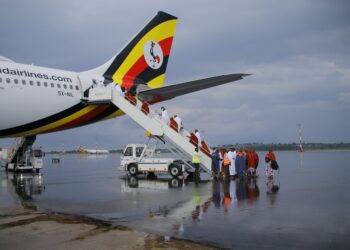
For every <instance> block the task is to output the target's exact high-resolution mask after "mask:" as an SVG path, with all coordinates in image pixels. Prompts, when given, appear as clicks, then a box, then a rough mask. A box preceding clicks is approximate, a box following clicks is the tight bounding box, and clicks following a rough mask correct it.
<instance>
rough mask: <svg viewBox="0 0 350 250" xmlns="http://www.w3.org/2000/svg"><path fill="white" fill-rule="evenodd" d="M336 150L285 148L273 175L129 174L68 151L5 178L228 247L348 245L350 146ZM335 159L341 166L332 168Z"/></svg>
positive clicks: (83, 208) (100, 214)
mask: <svg viewBox="0 0 350 250" xmlns="http://www.w3.org/2000/svg"><path fill="white" fill-rule="evenodd" d="M333 156H334V157H335V158H333V161H330V160H329V159H328V158H327V154H326V153H323V152H308V153H304V155H303V156H302V157H301V156H300V154H298V153H295V152H279V153H278V157H279V163H280V166H281V173H280V174H276V175H275V177H274V178H273V179H268V178H266V177H265V176H260V177H258V178H245V179H236V180H226V181H225V180H209V179H207V178H203V180H201V181H199V182H197V183H196V182H193V181H189V180H186V179H172V178H170V176H167V175H160V176H158V177H154V176H153V177H152V178H147V176H139V177H138V178H137V177H131V178H128V177H126V176H125V174H124V173H123V172H118V171H117V165H118V162H119V155H118V154H111V155H109V156H104V157H98V158H96V157H94V158H86V157H83V158H81V157H80V156H78V155H64V156H62V157H61V160H60V163H59V164H53V163H52V162H51V161H50V159H46V162H45V168H44V169H43V171H42V173H41V174H16V175H14V174H10V173H9V174H7V173H5V172H1V178H2V180H3V183H4V182H5V181H6V180H7V181H9V182H10V183H12V185H13V187H14V191H15V192H16V193H17V194H18V195H19V196H20V197H21V199H22V200H23V201H28V202H29V201H30V202H31V203H32V204H34V205H35V206H37V207H38V209H39V210H40V211H50V212H59V213H67V214H73V215H81V216H87V217H91V218H94V219H98V220H103V221H108V222H110V223H112V224H114V225H124V226H127V227H131V228H133V229H136V230H138V231H145V232H150V233H156V234H159V235H165V236H169V237H177V238H183V239H188V240H193V241H196V242H201V243H205V244H210V245H215V246H218V247H224V248H236V249H240V248H253V249H256V248H269V249H271V248H275V249H280V248H317V249H324V248H344V247H345V246H348V244H349V243H348V242H349V241H348V239H347V235H348V233H349V228H350V226H349V220H347V219H345V218H350V214H349V209H348V208H349V207H350V198H349V196H348V195H347V192H344V190H347V189H348V188H349V187H350V184H349V181H348V180H349V171H347V170H346V169H345V166H347V165H346V164H347V162H349V160H350V152H347V151H344V152H333ZM300 159H302V160H303V165H302V168H301V167H300ZM334 160H335V161H334ZM334 162H336V163H337V165H332V166H334V168H335V167H336V168H338V170H339V171H330V169H329V166H330V165H331V164H334ZM260 168H263V166H260ZM282 185H283V187H282ZM2 186H4V185H2ZM3 190H4V187H2V190H1V191H3Z"/></svg>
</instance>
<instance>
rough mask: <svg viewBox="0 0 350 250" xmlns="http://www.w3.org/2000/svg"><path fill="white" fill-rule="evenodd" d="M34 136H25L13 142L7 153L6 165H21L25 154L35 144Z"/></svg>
mask: <svg viewBox="0 0 350 250" xmlns="http://www.w3.org/2000/svg"><path fill="white" fill-rule="evenodd" d="M35 139H36V136H35V135H33V136H26V137H21V138H18V139H16V140H15V141H14V143H13V144H12V146H11V147H10V151H9V153H8V157H7V162H8V163H14V164H18V163H22V162H24V161H25V152H26V151H27V150H28V149H30V148H32V146H33V144H34V142H35Z"/></svg>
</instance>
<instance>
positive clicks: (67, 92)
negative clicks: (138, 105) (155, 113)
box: [0, 11, 249, 140]
mask: <svg viewBox="0 0 350 250" xmlns="http://www.w3.org/2000/svg"><path fill="white" fill-rule="evenodd" d="M176 24H177V17H175V16H172V15H170V14H168V13H165V12H163V11H159V12H158V13H157V14H156V15H155V16H154V17H153V18H152V19H151V21H150V22H148V23H147V24H146V26H145V27H144V28H143V29H142V30H141V31H140V32H139V33H138V34H136V36H135V37H134V38H132V40H131V41H130V42H129V43H128V44H127V45H126V46H125V47H124V48H123V49H122V50H121V51H120V52H119V53H116V54H115V55H114V56H113V57H112V58H111V59H110V60H109V61H107V62H106V63H104V64H103V65H101V66H99V67H96V68H94V69H91V70H87V71H84V72H73V71H65V70H59V69H53V68H46V67H39V66H35V65H26V64H21V63H16V62H14V61H12V60H10V59H8V58H6V57H0V117H2V118H1V120H0V138H11V137H31V139H32V140H35V137H36V135H38V134H45V133H52V132H56V131H62V130H66V129H71V128H76V127H79V126H84V125H87V124H91V123H95V122H99V121H103V120H106V119H111V118H115V117H118V116H120V115H123V114H124V113H123V111H122V110H120V109H119V108H118V107H116V106H115V105H112V104H110V103H104V104H100V105H97V104H96V105H94V104H89V103H86V102H84V101H82V100H83V98H84V96H86V95H87V94H88V92H89V89H91V87H92V86H94V85H96V84H104V85H107V84H115V85H120V86H122V87H124V88H125V89H126V91H127V92H130V93H133V95H136V96H137V97H138V98H139V99H140V100H143V101H145V102H147V103H149V104H154V103H157V102H161V101H166V100H169V99H172V98H175V97H177V96H181V95H185V94H188V93H191V92H195V91H199V90H202V89H207V88H210V87H214V86H218V85H221V84H225V83H228V82H232V81H236V80H240V79H243V77H245V76H248V75H249V74H241V73H239V74H228V75H221V76H215V77H210V78H206V79H200V80H195V81H190V82H183V83H179V84H174V85H168V86H163V82H164V79H165V72H166V68H167V64H168V60H169V56H170V51H171V47H172V43H173V39H174V34H175V29H176Z"/></svg>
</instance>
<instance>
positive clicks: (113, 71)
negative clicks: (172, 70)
mask: <svg viewBox="0 0 350 250" xmlns="http://www.w3.org/2000/svg"><path fill="white" fill-rule="evenodd" d="M176 22H177V18H176V17H174V16H171V15H169V14H167V13H165V12H162V11H160V12H158V14H157V15H156V16H155V17H154V18H153V19H152V20H151V21H150V22H149V23H148V24H147V25H146V26H145V27H144V28H143V29H142V30H141V31H140V32H139V33H138V34H137V35H136V36H135V37H134V38H133V39H132V40H131V42H129V44H127V45H126V47H125V48H124V49H123V50H122V51H121V52H120V53H119V54H118V55H116V56H115V58H114V60H113V62H112V63H111V64H110V65H109V67H108V68H107V70H106V71H105V73H104V74H103V76H104V78H105V79H109V80H113V82H114V83H116V84H120V85H122V86H123V87H125V88H126V89H130V88H131V87H133V86H135V85H137V84H146V85H148V86H149V87H151V88H157V87H161V86H162V85H163V81H164V78H165V71H166V67H167V64H168V59H169V54H170V49H171V45H172V42H173V37H174V34H175V28H176Z"/></svg>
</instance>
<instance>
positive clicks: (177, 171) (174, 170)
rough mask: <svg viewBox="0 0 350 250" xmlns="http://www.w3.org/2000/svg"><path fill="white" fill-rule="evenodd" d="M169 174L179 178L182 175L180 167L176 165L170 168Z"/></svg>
mask: <svg viewBox="0 0 350 250" xmlns="http://www.w3.org/2000/svg"><path fill="white" fill-rule="evenodd" d="M169 173H170V175H171V176H173V177H178V176H179V175H180V174H181V170H180V167H179V166H176V165H174V164H172V165H170V167H169Z"/></svg>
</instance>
